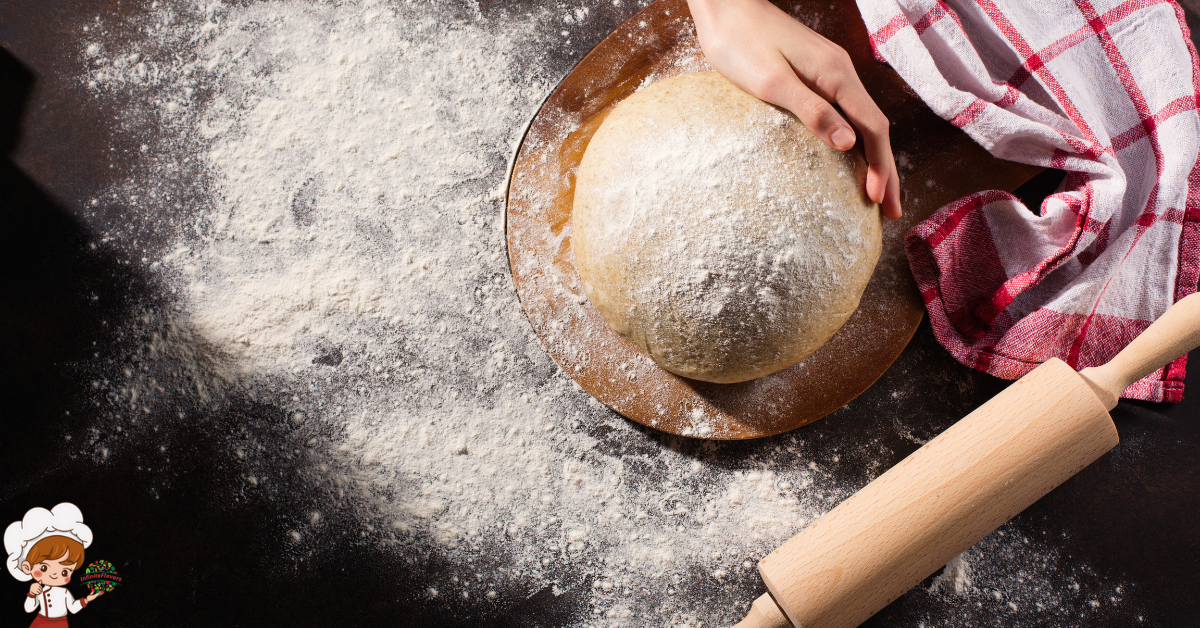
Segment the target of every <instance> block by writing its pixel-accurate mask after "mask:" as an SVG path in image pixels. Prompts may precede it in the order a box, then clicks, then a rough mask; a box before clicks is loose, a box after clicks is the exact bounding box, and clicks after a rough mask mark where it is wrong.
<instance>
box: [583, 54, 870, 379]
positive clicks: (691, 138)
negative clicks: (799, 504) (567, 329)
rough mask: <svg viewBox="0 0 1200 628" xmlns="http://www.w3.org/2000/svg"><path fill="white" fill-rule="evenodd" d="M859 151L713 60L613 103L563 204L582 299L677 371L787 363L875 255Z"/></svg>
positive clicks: (839, 312) (827, 327)
mask: <svg viewBox="0 0 1200 628" xmlns="http://www.w3.org/2000/svg"><path fill="white" fill-rule="evenodd" d="M865 177H866V163H865V161H864V160H863V159H862V157H861V156H859V155H858V154H857V153H856V152H855V151H848V152H845V153H842V152H839V151H836V150H834V149H832V148H829V147H828V146H826V145H825V144H824V143H822V142H821V141H820V140H819V139H817V137H816V136H814V135H813V134H812V133H810V132H809V131H808V129H807V128H805V126H804V125H803V124H802V123H801V122H800V121H799V120H798V119H797V118H796V117H795V116H793V115H791V114H790V113H787V112H786V111H784V110H782V109H779V108H777V107H774V106H771V105H769V104H767V103H764V102H763V101H761V100H758V99H757V98H754V97H753V96H750V95H749V94H747V93H745V92H743V91H741V90H740V89H738V88H737V87H735V86H734V85H733V84H732V83H730V82H729V81H727V80H726V79H724V78H723V77H721V76H720V75H719V74H716V73H714V72H705V73H700V74H687V75H684V76H679V77H675V78H671V79H667V80H664V81H661V82H658V83H655V84H654V85H652V86H650V87H648V88H646V89H643V90H642V91H640V92H637V93H636V94H634V95H632V96H630V97H629V98H627V99H626V100H625V101H624V102H622V103H620V105H618V106H617V107H616V108H615V109H614V110H613V111H612V113H610V114H609V116H608V117H607V118H606V119H605V120H604V122H603V124H602V125H601V126H600V128H599V129H598V130H597V131H596V134H595V136H594V137H593V138H592V141H591V143H590V144H589V145H588V147H587V150H586V152H585V153H584V156H583V161H582V163H581V164H580V166H579V173H578V178H577V181H576V184H575V199H574V207H573V213H572V217H571V228H572V231H571V239H572V243H573V247H574V252H575V263H576V267H577V268H578V270H579V275H580V277H581V278H582V280H583V286H584V289H585V290H586V292H587V296H588V298H589V299H590V300H591V301H592V303H593V304H594V305H595V306H596V308H597V309H599V310H600V313H601V314H602V315H603V316H604V319H605V320H606V321H608V324H609V325H611V326H612V328H613V329H614V330H616V332H617V333H619V334H621V335H622V336H624V337H626V338H628V339H630V340H632V341H633V342H634V343H636V344H637V345H638V346H639V347H641V348H642V350H643V351H645V352H646V354H647V355H649V356H650V357H651V358H653V359H654V361H655V362H657V363H658V364H659V365H660V366H662V367H663V368H665V369H667V370H668V371H671V372H673V373H676V374H678V375H682V376H684V377H689V378H694V379H700V380H705V381H710V382H722V383H731V382H741V381H746V380H749V379H753V378H755V377H760V376H762V375H766V374H768V373H773V372H775V371H778V370H780V369H783V368H786V367H788V366H791V365H792V364H795V363H797V362H799V361H800V360H802V359H804V358H805V357H807V356H808V355H810V354H811V353H812V352H814V351H816V350H817V348H818V347H820V346H821V345H822V344H824V343H825V341H827V340H829V338H830V337H832V336H833V334H834V333H835V332H836V331H837V330H838V329H839V328H841V326H842V324H843V323H845V322H846V320H847V319H848V318H850V315H851V314H852V313H854V310H855V309H856V308H857V307H858V301H859V298H860V297H861V296H862V293H863V289H864V288H865V287H866V285H867V281H868V280H869V279H870V277H871V273H872V271H873V270H874V268H875V263H876V262H877V261H878V260H879V253H880V248H881V246H882V241H881V229H882V225H881V220H882V219H881V218H880V212H879V207H878V205H875V204H873V203H871V202H870V201H869V200H867V198H866V194H865V193H864V191H863V183H864V180H865Z"/></svg>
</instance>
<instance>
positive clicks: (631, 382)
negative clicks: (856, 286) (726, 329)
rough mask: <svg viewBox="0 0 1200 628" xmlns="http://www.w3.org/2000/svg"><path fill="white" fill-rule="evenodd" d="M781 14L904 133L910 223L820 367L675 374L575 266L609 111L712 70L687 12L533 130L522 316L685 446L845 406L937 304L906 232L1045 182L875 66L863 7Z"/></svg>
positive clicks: (559, 97)
mask: <svg viewBox="0 0 1200 628" xmlns="http://www.w3.org/2000/svg"><path fill="white" fill-rule="evenodd" d="M781 6H782V7H783V8H784V9H785V10H787V11H788V12H789V13H790V14H792V15H794V16H796V17H797V19H799V20H800V21H802V22H805V23H807V24H808V25H809V26H811V27H813V28H814V29H816V30H817V31H818V32H820V33H821V34H823V35H824V36H826V37H828V38H829V39H831V40H833V41H834V42H836V43H838V44H840V45H842V46H843V47H845V48H846V49H847V51H848V52H849V53H850V55H851V57H852V58H853V60H854V63H855V67H856V69H857V70H858V71H859V75H860V76H861V77H862V79H863V83H864V85H866V87H867V90H868V91H869V92H870V93H871V95H872V97H873V98H875V100H876V102H877V103H878V104H879V106H880V108H881V109H882V110H883V111H884V113H885V114H887V116H888V118H889V119H890V120H892V122H893V126H892V134H891V137H892V146H893V150H894V152H895V153H896V156H897V162H898V164H899V166H900V169H901V176H902V189H903V194H904V209H905V217H904V218H903V219H901V220H899V221H895V222H889V223H888V224H886V225H885V230H884V244H883V256H882V257H881V259H880V263H879V266H878V267H877V268H876V271H875V274H874V276H873V277H872V278H871V281H870V283H869V284H868V286H867V289H866V292H865V293H864V294H863V297H862V301H861V304H860V306H859V308H858V311H856V312H855V313H854V315H853V316H852V317H851V318H850V320H849V321H848V322H847V323H846V324H845V326H843V327H842V329H841V330H839V331H838V333H837V334H836V335H834V337H833V338H832V339H830V340H829V342H827V343H826V344H825V345H824V346H822V347H821V348H820V349H819V350H818V351H817V352H816V353H814V354H813V355H811V356H809V357H808V358H807V359H805V360H804V361H802V362H800V363H799V364H796V365H795V366H792V367H790V368H788V369H784V370H783V371H780V372H778V373H775V374H772V375H768V376H766V377H761V378H759V379H756V380H753V381H749V382H744V383H741V384H710V383H707V382H700V381H695V380H689V379H685V378H681V377H679V376H677V375H674V374H672V373H670V372H668V371H666V370H663V369H662V368H659V367H658V366H657V365H656V364H654V362H653V361H651V360H650V359H649V358H648V357H646V356H645V355H644V354H642V353H641V352H640V351H639V350H638V348H637V347H636V345H634V344H633V343H631V342H629V341H627V340H625V339H624V338H621V337H620V336H618V335H617V334H616V333H615V332H614V331H612V329H611V328H609V326H608V324H607V323H606V322H605V321H604V319H603V318H602V317H601V315H600V313H599V311H597V310H596V308H595V307H593V306H592V305H591V303H590V302H589V301H588V300H587V297H586V296H585V294H584V291H583V287H582V285H581V284H580V281H579V276H578V274H577V273H576V271H575V267H574V255H573V253H572V250H571V235H570V218H571V204H572V199H573V197H574V191H575V188H574V185H575V170H576V168H577V167H578V165H579V162H580V159H581V158H582V157H583V152H584V149H586V148H587V144H588V141H589V140H590V139H591V137H592V134H593V133H595V131H596V129H597V128H598V127H599V126H600V123H601V122H602V121H603V120H604V117H605V116H606V115H607V114H608V112H609V111H610V110H611V109H612V107H613V106H615V105H616V104H617V103H619V102H620V101H621V100H622V99H624V98H625V97H627V96H629V95H630V94H632V93H633V92H635V91H637V90H638V89H639V88H640V87H642V86H644V85H647V84H649V83H652V82H654V81H657V80H661V79H664V78H668V77H671V76H675V75H678V74H685V73H689V72H698V71H705V70H711V67H710V66H709V65H708V64H707V62H705V60H704V58H703V55H702V54H701V52H700V48H699V44H698V43H697V41H696V38H695V31H694V27H693V25H692V21H691V16H690V15H689V13H688V10H687V5H686V3H685V1H684V0H660V1H659V2H655V3H654V4H651V5H650V6H649V7H647V8H646V9H644V10H642V11H641V12H640V13H638V14H637V15H635V16H634V17H633V18H631V19H629V20H628V21H626V22H625V23H624V24H622V25H621V26H620V27H619V28H617V30H616V31H614V32H613V33H612V34H611V35H609V36H608V37H607V38H605V39H604V41H602V42H601V43H600V45H598V46H597V47H596V49H595V50H593V51H592V52H591V53H589V54H588V55H587V56H586V57H585V58H584V59H583V60H582V61H581V62H580V63H579V65H578V66H576V67H575V69H574V70H572V71H571V73H570V74H568V75H567V77H566V78H565V79H564V80H563V82H562V83H561V84H560V85H559V86H558V88H557V89H556V90H555V91H554V93H553V94H551V95H550V97H549V99H547V101H546V102H545V104H544V105H543V106H542V108H541V110H540V111H539V112H538V114H537V116H536V117H535V118H534V119H533V121H532V123H531V124H530V127H529V130H528V132H527V133H526V136H525V139H524V140H523V142H522V144H521V148H520V150H519V152H518V154H517V158H516V161H515V163H514V166H513V172H512V178H511V180H510V182H509V189H508V208H507V217H506V219H507V224H506V230H507V240H508V253H509V262H510V264H511V266H512V272H513V279H514V281H515V283H516V288H517V293H518V295H519V297H520V299H521V304H522V306H523V307H524V308H525V312H526V313H527V314H528V316H529V320H530V322H531V323H532V324H533V328H534V330H535V331H536V332H537V334H538V336H539V337H540V338H541V340H542V342H543V343H544V344H545V346H546V349H547V350H548V351H549V352H550V355H551V356H553V358H554V360H555V361H556V362H558V364H559V366H561V367H562V368H563V370H565V371H566V372H567V373H568V374H569V375H570V376H571V377H573V378H574V379H575V381H576V382H577V383H578V384H579V385H580V386H581V387H582V388H583V389H584V390H586V391H588V392H589V393H591V394H592V395H593V396H594V397H595V398H596V399H598V400H600V401H601V402H603V403H604V404H605V405H607V406H608V407H610V408H612V409H613V410H616V411H617V412H619V413H621V414H623V415H625V416H626V417H628V418H630V419H633V420H635V421H637V422H639V423H642V424H644V425H648V426H651V427H654V428H657V429H660V430H663V431H666V432H670V433H672V434H678V435H681V436H691V437H699V438H711V439H745V438H757V437H761V436H769V435H772V434H778V433H780V432H784V431H787V430H791V429H794V428H797V427H800V426H802V425H805V424H807V423H810V422H812V421H815V420H817V419H819V418H821V417H823V416H825V415H826V414H829V413H830V412H832V411H834V410H836V409H838V408H840V407H841V406H843V405H845V404H846V403H847V402H849V401H850V400H852V399H854V398H855V397H856V396H858V395H859V394H861V393H862V392H863V391H864V390H866V389H867V388H868V387H869V386H870V385H871V384H872V383H874V382H875V380H877V379H878V378H879V377H880V376H881V375H882V374H883V372H884V371H885V370H887V368H888V367H889V366H890V365H891V364H892V362H893V361H894V360H895V359H896V357H897V356H899V355H900V352H901V351H903V350H904V347H905V346H906V345H907V344H908V341H909V340H910V339H911V338H912V335H913V333H914V332H915V331H916V328H917V325H918V324H919V323H920V321H921V317H922V316H923V315H924V305H923V304H922V302H921V298H920V295H919V294H918V293H917V289H916V285H915V283H914V282H913V280H912V277H911V274H910V273H909V269H908V262H907V259H906V258H905V255H904V250H903V236H904V233H905V232H906V231H907V230H908V229H909V227H911V226H912V225H914V224H916V223H917V222H919V221H920V220H923V219H924V218H926V217H928V216H929V214H931V213H932V212H933V211H935V210H936V209H938V208H939V207H941V206H942V205H944V204H946V203H948V202H950V201H952V200H954V199H957V198H960V197H962V196H964V195H966V194H969V193H972V192H976V191H979V190H983V189H1008V190H1012V189H1015V188H1016V187H1017V186H1018V185H1020V184H1021V183H1023V182H1024V181H1026V180H1028V178H1029V177H1031V176H1033V175H1034V174H1036V173H1037V172H1038V170H1039V169H1037V168H1033V167H1030V166H1024V165H1019V164H1014V163H1011V162H1006V161H1001V160H997V159H995V158H993V157H991V156H990V155H988V154H987V152H986V151H984V150H983V149H982V148H980V147H979V146H978V145H976V144H975V143H974V142H972V141H971V140H970V139H969V138H968V137H967V136H966V135H964V134H963V133H962V132H960V131H959V130H958V129H956V128H954V127H953V126H951V125H950V124H948V123H947V122H945V121H943V120H941V119H940V118H938V117H937V116H935V115H934V114H933V113H932V112H931V111H929V109H928V108H927V107H925V105H924V104H923V103H922V102H921V101H920V99H919V98H917V97H916V95H915V94H914V93H913V92H912V91H911V90H909V89H908V87H907V86H906V85H905V84H904V82H903V81H902V80H901V79H900V78H899V77H898V76H897V75H896V74H895V73H894V72H893V71H892V70H891V69H890V68H888V67H887V66H886V65H884V64H882V63H878V62H877V61H875V60H874V59H873V57H872V55H871V49H870V45H869V43H868V37H867V32H866V28H865V26H864V25H863V23H862V20H861V18H859V16H858V13H857V10H856V9H855V6H854V4H853V3H835V4H833V5H830V4H828V3H827V2H812V1H805V0H801V1H796V2H787V3H782V4H781Z"/></svg>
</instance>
